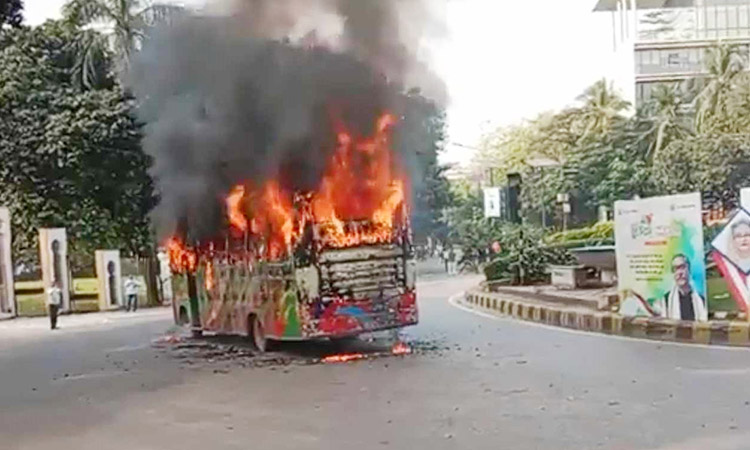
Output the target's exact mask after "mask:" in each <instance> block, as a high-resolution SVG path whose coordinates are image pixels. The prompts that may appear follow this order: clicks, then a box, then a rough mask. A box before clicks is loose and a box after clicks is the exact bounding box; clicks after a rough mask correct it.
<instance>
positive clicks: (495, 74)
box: [25, 0, 613, 163]
mask: <svg viewBox="0 0 750 450" xmlns="http://www.w3.org/2000/svg"><path fill="white" fill-rule="evenodd" d="M64 1H65V0H26V1H25V17H26V22H27V23H28V24H30V25H36V24H39V23H41V22H44V21H45V20H46V19H49V18H58V17H59V16H60V7H61V6H62V4H63V3H64ZM203 1H204V0H182V1H180V2H179V3H182V4H186V5H196V6H197V5H200V4H202V3H203ZM361 1H374V0H361ZM436 1H445V2H446V9H445V11H446V24H447V29H448V34H447V35H446V36H444V37H443V38H442V39H441V40H440V41H439V42H426V43H424V45H425V46H426V48H428V49H429V52H430V53H431V55H432V56H431V59H432V61H431V64H433V67H434V68H435V70H436V71H437V72H438V73H439V74H440V75H441V76H442V78H443V79H444V80H445V82H446V84H447V86H448V93H449V96H450V102H449V104H448V106H447V113H448V133H449V143H448V145H447V147H446V152H445V154H444V155H442V158H441V159H442V160H443V162H446V163H453V162H457V163H467V162H468V161H469V160H470V159H471V155H472V150H471V149H468V148H466V147H476V146H477V145H478V144H479V142H480V140H481V137H482V134H483V133H486V132H488V131H491V130H493V129H495V128H497V127H498V126H506V125H511V124H514V123H518V122H520V121H522V120H524V119H529V118H533V117H535V116H536V115H537V114H539V113H542V112H545V111H550V110H557V109H561V108H563V107H565V106H567V105H570V104H573V103H574V102H575V99H576V97H577V96H578V95H579V94H580V93H581V92H583V90H584V89H585V88H586V87H587V86H589V85H591V84H593V83H594V82H595V81H596V80H597V79H600V78H602V77H603V76H604V75H605V74H606V73H607V68H608V65H609V64H611V58H612V57H613V55H612V38H611V33H612V32H611V29H610V20H611V18H610V16H609V15H608V14H606V13H594V12H592V10H593V8H594V6H595V4H596V0H436ZM456 144H459V145H456Z"/></svg>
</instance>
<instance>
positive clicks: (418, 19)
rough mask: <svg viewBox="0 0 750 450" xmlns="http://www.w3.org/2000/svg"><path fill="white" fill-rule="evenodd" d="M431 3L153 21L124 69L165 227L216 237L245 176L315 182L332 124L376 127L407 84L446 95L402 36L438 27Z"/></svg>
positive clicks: (339, 0)
mask: <svg viewBox="0 0 750 450" xmlns="http://www.w3.org/2000/svg"><path fill="white" fill-rule="evenodd" d="M427 11H428V9H427V8H426V7H425V6H424V5H421V4H420V2H417V1H409V2H404V1H398V0H378V1H361V0H317V1H312V0H263V1H259V0H254V1H246V2H242V3H237V4H235V5H234V6H233V7H232V12H231V14H228V15H213V16H211V15H205V16H191V17H186V18H184V19H182V20H180V21H177V22H176V23H173V24H171V25H169V26H164V27H162V28H159V29H156V30H155V31H154V33H153V35H152V36H151V37H150V38H149V39H148V40H147V42H146V44H145V46H144V48H143V49H142V51H141V52H140V53H139V55H138V57H137V59H136V60H135V61H134V63H133V64H132V69H131V73H130V74H129V77H128V78H129V84H130V86H131V88H132V90H133V92H134V93H135V95H136V96H137V98H138V99H139V102H140V105H141V107H140V114H141V118H142V120H143V121H144V122H145V124H146V128H145V133H146V134H145V138H144V150H145V151H146V152H147V153H148V154H149V155H151V156H152V157H153V159H154V165H153V168H152V175H153V177H154V179H155V180H156V183H157V188H158V192H159V195H160V197H161V201H160V204H159V206H158V207H157V209H156V211H155V213H154V218H155V223H156V225H157V231H158V233H159V235H160V237H164V236H165V235H167V234H170V233H172V232H173V231H174V230H175V229H176V227H177V224H178V222H179V221H180V220H181V219H182V218H187V220H188V223H189V227H190V232H191V237H193V238H198V239H201V238H206V237H213V236H215V235H216V232H217V231H218V230H220V229H221V227H222V223H223V220H224V219H223V212H222V203H221V200H222V199H223V198H224V196H225V195H226V193H227V192H228V191H229V189H230V188H231V187H232V186H233V185H235V184H237V183H243V182H245V183H247V182H249V183H256V184H261V183H263V182H264V181H265V180H267V179H269V178H271V177H275V178H278V179H280V180H281V182H282V184H283V185H284V186H285V187H287V188H289V189H314V188H315V187H317V185H318V183H319V181H320V178H321V176H322V172H323V170H324V169H325V164H326V161H327V160H328V158H329V156H330V153H331V152H332V151H333V149H334V148H335V145H334V140H335V133H334V132H333V130H335V129H336V125H337V124H336V123H335V122H336V121H337V120H342V121H343V122H345V123H346V125H347V126H348V127H349V128H350V129H351V130H352V131H354V133H355V134H361V135H369V134H370V133H371V132H372V127H373V124H374V122H375V119H376V118H377V117H378V116H379V115H380V114H382V113H383V112H384V111H391V112H393V113H395V114H396V115H399V114H402V113H403V111H404V110H405V108H406V105H405V104H404V101H405V97H404V95H403V90H404V88H405V87H412V86H419V87H420V88H422V90H423V91H424V92H426V93H428V94H431V96H432V97H434V99H435V100H437V101H444V98H445V89H444V86H443V84H442V82H441V81H440V80H439V79H438V78H437V77H435V76H434V75H433V74H432V73H431V72H430V71H429V70H428V67H427V66H426V65H425V64H423V63H422V62H420V61H419V60H418V59H417V58H416V57H415V55H416V46H415V45H414V44H413V45H407V44H411V43H412V42H413V41H411V40H410V41H409V42H403V41H402V40H401V38H400V36H405V35H404V33H402V30H403V29H404V26H403V24H404V21H407V22H409V23H410V27H409V35H408V36H410V39H411V36H413V34H414V33H415V32H417V31H416V30H420V29H422V28H423V27H422V25H425V26H427V25H429V26H430V27H433V28H434V26H433V25H432V21H431V19H430V15H429V14H427ZM436 29H438V30H439V28H436ZM401 156H402V160H403V161H407V162H408V161H413V160H415V158H414V157H413V155H407V154H404V155H401Z"/></svg>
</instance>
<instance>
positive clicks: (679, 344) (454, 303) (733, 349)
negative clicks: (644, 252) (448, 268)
mask: <svg viewBox="0 0 750 450" xmlns="http://www.w3.org/2000/svg"><path fill="white" fill-rule="evenodd" d="M465 294H466V293H465V292H461V293H459V294H455V295H452V296H451V297H449V298H448V303H449V304H450V305H451V306H453V307H455V308H458V309H460V310H462V311H465V312H468V313H472V314H475V315H477V316H481V317H484V318H487V319H491V320H496V321H499V322H513V323H516V324H520V325H527V326H532V327H539V328H545V329H548V330H554V331H559V332H563V333H570V334H577V335H584V336H590V337H600V338H604V339H613V340H619V341H638V342H643V343H648V344H651V345H664V346H673V347H689V348H701V349H710V350H717V351H718V350H722V351H731V352H746V351H748V348H747V347H729V346H722V345H706V344H691V343H687V342H674V341H657V340H654V339H644V338H639V337H630V336H619V335H616V334H604V333H596V332H592V331H583V330H574V329H572V328H563V327H557V326H554V325H547V324H546V323H539V322H531V321H526V320H518V319H515V318H513V317H506V316H498V315H496V314H491V313H486V312H484V311H478V310H476V309H474V308H470V307H468V306H464V305H462V304H460V303H458V299H459V298H461V297H463V296H464V295H465Z"/></svg>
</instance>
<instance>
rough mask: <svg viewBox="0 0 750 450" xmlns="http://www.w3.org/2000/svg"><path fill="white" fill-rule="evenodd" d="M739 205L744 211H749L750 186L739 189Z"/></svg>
mask: <svg viewBox="0 0 750 450" xmlns="http://www.w3.org/2000/svg"><path fill="white" fill-rule="evenodd" d="M740 206H741V207H742V208H744V209H745V211H750V188H742V189H740Z"/></svg>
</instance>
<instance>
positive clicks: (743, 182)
mask: <svg viewBox="0 0 750 450" xmlns="http://www.w3.org/2000/svg"><path fill="white" fill-rule="evenodd" d="M747 161H750V136H748V135H730V134H716V135H699V136H694V137H688V138H685V139H681V140H677V141H674V142H672V143H671V144H670V145H669V146H668V147H667V148H665V149H664V151H663V152H662V153H661V154H660V155H659V158H657V159H656V160H655V161H654V166H653V172H652V176H653V179H654V183H655V184H656V186H657V188H658V190H659V191H660V192H662V193H665V194H676V193H681V192H691V191H699V192H702V193H703V194H704V200H706V201H709V202H716V203H718V204H721V205H723V206H734V205H735V203H736V197H737V192H738V191H739V188H741V187H744V186H748V185H750V164H748V163H747Z"/></svg>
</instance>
